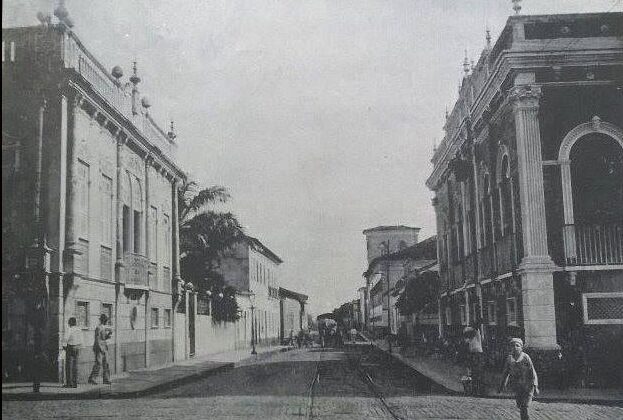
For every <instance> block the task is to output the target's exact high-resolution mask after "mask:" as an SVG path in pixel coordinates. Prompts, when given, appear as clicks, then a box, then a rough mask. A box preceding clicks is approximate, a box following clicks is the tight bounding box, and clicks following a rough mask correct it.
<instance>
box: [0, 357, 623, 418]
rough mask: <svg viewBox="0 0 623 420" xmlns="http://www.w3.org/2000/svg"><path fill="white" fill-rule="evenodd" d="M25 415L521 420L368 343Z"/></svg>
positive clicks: (555, 411) (576, 410)
mask: <svg viewBox="0 0 623 420" xmlns="http://www.w3.org/2000/svg"><path fill="white" fill-rule="evenodd" d="M531 410H532V417H531V418H533V419H570V418H572V419H574V420H581V419H612V418H622V417H623V409H622V408H616V407H606V406H596V405H583V404H569V403H541V402H538V401H536V402H534V403H533V405H532V407H531ZM2 415H3V417H4V418H7V419H18V418H92V417H97V418H151V419H154V418H158V419H168V418H196V419H206V418H218V419H229V418H238V419H239V418H248V419H251V418H258V419H285V418H316V419H363V418H367V419H394V418H399V419H407V418H410V419H411V418H412V419H415V418H417V419H516V418H519V413H518V411H517V409H516V408H515V403H514V401H513V400H509V399H487V398H468V397H461V396H449V395H446V394H445V393H444V392H443V390H441V389H438V388H437V387H436V386H435V385H434V384H432V383H431V382H430V381H429V380H428V379H427V378H424V377H422V376H419V375H417V374H415V373H414V372H413V371H411V370H409V369H407V368H405V367H404V366H402V365H400V364H398V363H397V362H395V361H394V362H392V363H388V360H387V358H386V357H385V356H384V355H382V354H380V353H378V352H375V351H371V350H370V347H368V346H361V347H358V348H355V349H353V348H347V349H340V350H336V349H325V350H324V351H323V350H322V349H320V348H311V349H301V350H293V351H289V352H284V353H277V354H275V355H273V356H271V357H269V358H265V359H263V360H258V361H253V360H248V361H245V362H242V363H240V364H238V365H237V366H236V367H235V368H234V369H232V370H230V371H226V372H222V373H219V374H216V375H214V376H210V377H207V378H204V379H202V380H198V381H196V382H192V383H188V384H185V385H182V386H179V387H176V388H173V389H170V390H166V391H163V392H161V393H158V394H154V395H151V396H149V397H146V398H142V399H138V400H136V399H125V400H83V401H71V400H67V401H36V402H33V401H25V402H20V401H3V403H2Z"/></svg>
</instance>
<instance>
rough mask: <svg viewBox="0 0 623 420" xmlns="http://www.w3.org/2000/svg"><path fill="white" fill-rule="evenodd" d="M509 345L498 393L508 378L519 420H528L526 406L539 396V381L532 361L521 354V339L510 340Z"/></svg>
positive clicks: (524, 354)
mask: <svg viewBox="0 0 623 420" xmlns="http://www.w3.org/2000/svg"><path fill="white" fill-rule="evenodd" d="M510 344H511V353H510V354H509V355H508V358H507V359H506V363H505V364H504V373H503V374H502V383H501V384H500V387H499V389H498V393H501V392H502V389H504V388H505V387H506V384H507V382H508V380H509V378H510V383H511V386H512V387H513V391H514V392H515V401H516V402H517V407H518V408H519V412H520V415H521V420H529V419H530V416H529V415H528V406H529V405H530V402H532V396H533V395H539V381H538V378H537V375H536V370H534V365H533V364H532V359H530V356H528V355H527V354H526V353H524V352H523V341H522V340H521V338H511V340H510Z"/></svg>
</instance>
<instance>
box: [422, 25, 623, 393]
mask: <svg viewBox="0 0 623 420" xmlns="http://www.w3.org/2000/svg"><path fill="white" fill-rule="evenodd" d="M622 37H623V14H622V13H596V14H569V15H544V16H520V15H517V16H512V17H510V18H509V19H508V21H507V23H506V25H505V26H504V28H503V30H502V32H501V34H500V37H499V38H498V40H497V41H496V42H495V44H493V45H487V47H486V48H485V49H484V51H483V52H482V54H481V55H480V57H479V58H478V60H477V62H476V63H475V64H474V65H471V64H470V63H469V60H468V59H467V58H466V59H465V63H464V70H465V77H464V78H463V81H462V84H461V86H460V91H459V98H458V100H457V102H456V104H455V105H454V107H453V109H452V112H450V114H449V115H448V117H447V120H446V123H445V126H444V130H445V137H444V139H443V141H442V142H441V144H440V145H439V148H438V149H437V150H436V151H435V153H434V156H433V160H432V162H433V164H434V169H433V172H432V174H431V175H430V177H429V179H428V181H427V185H428V186H429V188H431V189H432V190H433V191H434V192H435V198H434V205H435V210H436V213H437V238H438V242H439V243H438V248H439V275H440V278H441V305H442V316H443V329H444V335H445V336H446V337H449V338H452V337H455V338H456V337H457V336H458V334H460V331H461V330H462V328H463V327H464V326H465V325H468V324H469V323H471V322H473V321H474V320H476V321H482V322H483V323H484V337H485V338H484V346H485V351H486V352H487V353H488V354H489V356H490V357H491V358H492V359H493V360H496V361H498V362H499V361H500V360H501V359H502V357H503V355H504V354H505V353H506V343H507V340H508V337H513V336H514V337H522V338H524V341H525V343H526V346H527V347H528V348H529V349H530V351H531V353H530V354H531V355H534V356H533V359H536V360H537V365H538V366H537V367H538V369H541V371H542V372H546V371H547V369H548V368H549V367H550V366H551V363H552V362H553V360H554V358H555V357H556V356H557V354H558V350H559V349H560V348H561V347H562V349H563V354H566V355H569V357H573V356H571V355H573V354H576V353H578V352H580V353H581V356H580V357H581V360H582V362H581V364H582V365H584V366H585V367H584V369H582V370H580V371H579V372H577V373H576V376H582V375H583V376H584V378H583V380H585V382H586V383H590V382H594V383H602V384H604V385H614V384H618V385H620V384H621V381H622V380H623V378H622V377H621V372H623V364H622V359H621V356H620V349H621V348H623V311H622V309H621V308H623V182H621V180H622V179H623V127H622V125H621V124H622V121H623V119H622V117H621V116H622V115H623V96H622V95H621V87H622V86H623V43H622V42H621V39H622ZM574 363H575V362H574ZM577 363H578V364H579V363H580V362H579V361H578V362H577ZM576 366H577V365H576ZM546 377H547V375H546Z"/></svg>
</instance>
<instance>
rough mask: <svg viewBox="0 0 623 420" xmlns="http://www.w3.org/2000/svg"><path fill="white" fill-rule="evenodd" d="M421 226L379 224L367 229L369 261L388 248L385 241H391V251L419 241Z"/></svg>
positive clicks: (364, 232)
mask: <svg viewBox="0 0 623 420" xmlns="http://www.w3.org/2000/svg"><path fill="white" fill-rule="evenodd" d="M419 233H420V228H417V227H409V226H377V227H374V228H370V229H366V230H364V231H363V234H364V235H365V236H366V250H367V256H368V263H370V262H371V261H372V260H373V259H375V258H376V257H379V256H381V255H382V254H383V253H386V252H387V251H388V250H387V249H386V248H384V247H385V242H387V241H389V252H390V253H392V252H398V251H400V250H402V249H405V248H407V247H409V246H411V245H414V244H416V243H417V240H418V234H419Z"/></svg>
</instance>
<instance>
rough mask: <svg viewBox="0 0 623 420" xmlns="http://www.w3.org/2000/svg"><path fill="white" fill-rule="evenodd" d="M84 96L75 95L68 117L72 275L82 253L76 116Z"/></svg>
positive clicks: (69, 269) (68, 258) (68, 242)
mask: <svg viewBox="0 0 623 420" xmlns="http://www.w3.org/2000/svg"><path fill="white" fill-rule="evenodd" d="M82 100H83V98H82V96H80V94H78V93H75V94H74V97H73V100H72V103H71V106H70V107H69V113H68V116H67V125H68V127H67V172H68V174H67V226H66V229H67V237H66V238H65V241H66V246H65V253H66V255H65V256H64V258H65V262H66V264H67V265H66V268H65V272H66V273H67V274H69V275H72V274H73V272H74V271H75V258H76V255H81V254H82V252H81V251H80V249H79V247H78V227H77V224H78V204H79V203H78V197H77V195H78V179H77V178H76V163H77V157H76V148H77V141H76V114H77V110H78V109H80V104H81V103H82Z"/></svg>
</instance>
